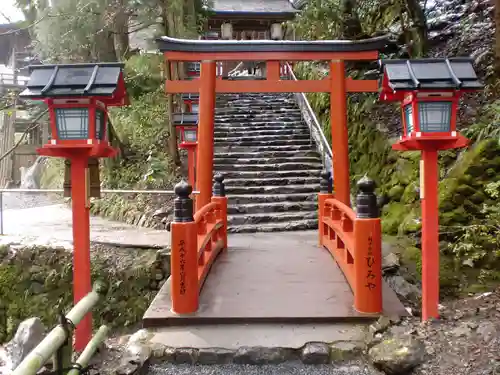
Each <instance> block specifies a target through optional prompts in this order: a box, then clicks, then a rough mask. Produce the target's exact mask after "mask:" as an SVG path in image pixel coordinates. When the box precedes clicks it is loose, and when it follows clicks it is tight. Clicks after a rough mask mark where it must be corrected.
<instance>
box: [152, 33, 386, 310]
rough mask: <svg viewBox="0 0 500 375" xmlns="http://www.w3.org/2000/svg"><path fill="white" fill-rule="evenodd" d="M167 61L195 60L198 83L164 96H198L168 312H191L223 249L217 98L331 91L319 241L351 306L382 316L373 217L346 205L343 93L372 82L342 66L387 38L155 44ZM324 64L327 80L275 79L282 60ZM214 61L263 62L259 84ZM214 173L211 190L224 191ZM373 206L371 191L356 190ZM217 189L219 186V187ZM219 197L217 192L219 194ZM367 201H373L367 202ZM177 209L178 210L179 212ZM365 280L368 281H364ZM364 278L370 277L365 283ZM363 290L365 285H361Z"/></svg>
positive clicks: (181, 84) (374, 83)
mask: <svg viewBox="0 0 500 375" xmlns="http://www.w3.org/2000/svg"><path fill="white" fill-rule="evenodd" d="M157 42H158V45H159V48H160V50H161V51H162V52H163V53H164V55H165V59H166V60H167V63H171V62H173V61H174V62H175V61H201V76H200V79H196V80H167V81H166V93H168V94H175V93H199V95H200V99H199V124H198V129H199V130H198V149H197V165H196V170H197V179H196V187H197V190H199V192H200V194H199V195H198V197H197V199H196V214H195V215H194V217H193V214H192V201H191V200H190V199H189V194H190V193H191V191H192V188H191V187H190V186H188V185H185V184H184V185H182V184H181V185H178V186H177V187H176V192H177V193H178V199H177V200H176V201H178V203H176V208H177V209H178V212H179V213H181V211H182V212H183V214H180V215H179V217H176V218H174V222H173V223H172V226H171V230H172V261H171V267H172V289H171V298H172V311H173V312H175V313H178V314H186V313H193V312H195V311H196V310H197V309H198V298H199V293H200V292H201V288H202V286H203V282H204V280H205V278H206V276H207V273H208V271H209V269H210V267H211V265H212V263H213V261H214V260H215V257H216V255H217V254H218V253H219V252H220V251H221V250H222V249H225V248H227V213H226V205H227V198H225V197H224V196H223V194H222V195H221V194H215V196H214V197H212V181H213V158H214V113H215V98H216V94H217V93H250V92H253V93H255V92H257V93H270V92H276V93H288V92H293V93H295V92H327V93H330V116H331V130H332V150H333V176H334V179H333V180H334V186H335V195H333V194H332V192H331V189H326V190H324V189H323V190H322V193H321V194H320V195H319V242H320V245H322V246H324V247H326V248H327V249H328V250H329V251H330V253H331V254H332V255H333V256H334V257H335V259H336V260H337V262H338V263H339V265H340V267H341V268H342V270H343V271H344V274H345V275H346V278H347V280H348V282H349V284H350V285H351V288H352V290H353V292H354V300H355V302H354V307H355V309H356V310H358V311H359V312H363V313H380V312H381V311H382V277H381V229H380V227H381V226H380V218H379V217H378V213H376V214H374V213H371V212H358V215H356V213H355V212H354V211H353V210H352V208H351V207H350V205H351V202H350V181H349V151H348V132H347V94H348V93H351V92H378V88H379V83H378V80H354V79H351V78H349V77H346V73H345V61H346V60H353V61H360V60H372V61H373V60H377V59H378V56H379V51H380V50H382V49H384V48H385V47H387V46H388V44H389V40H388V38H387V37H377V38H372V39H367V40H361V41H343V40H342V41H337V40H334V41H219V40H218V41H212V40H181V39H174V38H170V37H162V38H159V39H157ZM315 60H316V61H318V60H323V61H325V60H326V61H329V62H330V75H329V76H328V77H326V78H324V79H321V80H300V81H291V80H281V76H280V72H281V66H282V63H288V62H294V61H315ZM220 61H265V62H266V65H267V77H266V79H265V80H246V81H245V82H244V84H242V82H241V81H232V80H230V79H223V78H222V77H217V75H216V64H217V63H218V62H220ZM222 181H223V177H222V176H218V178H217V179H216V186H219V187H222V191H223V183H222ZM360 188H361V190H362V192H363V191H364V190H366V191H365V192H363V194H365V196H366V197H367V199H368V200H369V201H370V202H371V201H373V199H374V198H375V195H374V194H373V189H374V186H373V184H372V183H371V182H368V183H367V182H364V183H363V184H362V185H361V186H360ZM218 190H220V189H218ZM219 192H220V191H219ZM372 203H373V202H372ZM177 205H178V207H177ZM367 275H368V276H367ZM367 277H369V278H370V282H369V283H368V279H367ZM367 283H368V284H369V287H366V284H367Z"/></svg>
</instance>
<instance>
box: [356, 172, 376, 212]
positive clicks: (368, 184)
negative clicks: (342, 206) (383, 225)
mask: <svg viewBox="0 0 500 375" xmlns="http://www.w3.org/2000/svg"><path fill="white" fill-rule="evenodd" d="M375 187H376V184H375V181H373V180H372V179H371V178H369V177H368V176H366V175H365V176H364V177H363V178H362V179H361V180H359V181H358V188H359V193H358V195H357V197H356V217H359V218H360V219H371V218H377V217H379V215H380V213H379V207H378V203H377V196H376V195H375Z"/></svg>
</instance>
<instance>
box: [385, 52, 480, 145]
mask: <svg viewBox="0 0 500 375" xmlns="http://www.w3.org/2000/svg"><path fill="white" fill-rule="evenodd" d="M381 73H382V75H383V76H382V90H381V93H380V99H381V100H382V101H399V102H400V103H401V111H402V116H401V117H402V125H403V126H402V131H401V137H400V141H399V142H398V143H397V144H395V145H394V146H393V148H395V149H398V150H403V149H404V150H421V149H423V148H425V147H426V146H424V145H423V143H425V142H430V143H432V145H433V147H435V146H436V145H437V144H439V145H440V146H439V147H440V149H447V148H456V147H464V146H465V145H467V140H466V139H465V138H464V137H463V136H462V135H460V134H459V133H458V132H457V130H456V121H457V111H458V102H459V99H460V97H461V96H462V95H463V94H464V93H465V92H468V91H475V90H478V89H480V88H482V84H481V83H480V82H479V81H478V79H477V76H476V73H475V72H474V68H473V67H472V60H471V59H469V58H452V59H418V60H382V61H381Z"/></svg>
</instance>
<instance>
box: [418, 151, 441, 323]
mask: <svg viewBox="0 0 500 375" xmlns="http://www.w3.org/2000/svg"><path fill="white" fill-rule="evenodd" d="M420 163H421V164H420V178H421V188H420V191H421V193H420V194H421V196H420V199H421V201H422V202H421V204H422V319H423V320H424V321H425V320H428V319H430V318H438V317H439V308H438V306H439V210H438V183H439V171H438V152H437V150H435V149H423V150H422V154H421V161H420Z"/></svg>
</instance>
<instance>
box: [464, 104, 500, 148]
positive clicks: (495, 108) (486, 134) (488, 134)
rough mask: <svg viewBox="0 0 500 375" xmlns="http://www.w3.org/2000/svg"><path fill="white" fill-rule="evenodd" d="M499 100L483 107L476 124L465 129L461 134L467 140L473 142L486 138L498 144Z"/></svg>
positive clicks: (499, 134) (499, 127)
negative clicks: (492, 139)
mask: <svg viewBox="0 0 500 375" xmlns="http://www.w3.org/2000/svg"><path fill="white" fill-rule="evenodd" d="M499 123H500V100H495V101H494V102H493V103H491V104H488V105H485V106H484V112H483V115H482V116H481V118H480V119H479V121H478V122H477V123H475V124H474V125H472V126H470V127H469V128H467V129H466V130H465V131H464V132H463V133H464V135H465V136H466V137H467V138H470V139H472V140H474V141H482V140H484V139H488V138H494V139H497V140H498V141H499V142H500V126H498V124H499Z"/></svg>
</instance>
